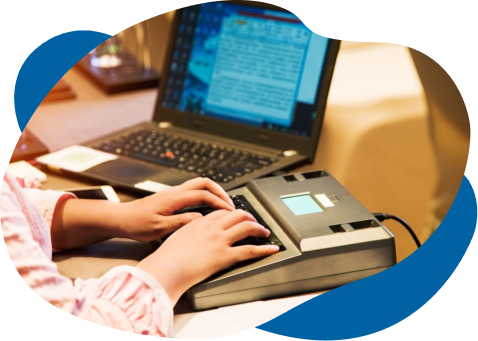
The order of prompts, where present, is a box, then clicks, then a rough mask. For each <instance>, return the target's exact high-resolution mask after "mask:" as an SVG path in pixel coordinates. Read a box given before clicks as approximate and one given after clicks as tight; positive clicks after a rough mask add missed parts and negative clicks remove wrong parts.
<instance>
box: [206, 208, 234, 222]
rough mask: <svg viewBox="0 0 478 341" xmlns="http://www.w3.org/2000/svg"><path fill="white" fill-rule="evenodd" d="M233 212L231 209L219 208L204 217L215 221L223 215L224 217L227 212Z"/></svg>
mask: <svg viewBox="0 0 478 341" xmlns="http://www.w3.org/2000/svg"><path fill="white" fill-rule="evenodd" d="M229 213H231V211H226V210H217V211H214V212H212V213H209V214H208V215H207V216H205V217H204V219H206V220H209V221H215V220H218V219H220V218H222V217H224V216H225V215H226V214H229Z"/></svg>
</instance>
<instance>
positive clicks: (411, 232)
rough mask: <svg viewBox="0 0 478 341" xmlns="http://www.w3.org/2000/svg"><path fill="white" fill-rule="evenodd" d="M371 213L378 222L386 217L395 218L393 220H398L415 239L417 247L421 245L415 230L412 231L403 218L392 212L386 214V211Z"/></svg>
mask: <svg viewBox="0 0 478 341" xmlns="http://www.w3.org/2000/svg"><path fill="white" fill-rule="evenodd" d="M372 214H373V215H374V216H375V218H377V219H378V221H380V222H382V221H384V220H388V219H391V220H395V221H397V222H399V223H400V224H402V225H403V226H404V227H405V228H406V229H407V230H408V232H409V233H410V235H411V236H412V238H413V240H414V241H415V244H417V247H420V246H422V243H420V240H418V237H417V235H416V234H415V232H413V230H412V228H411V227H410V225H408V224H407V222H406V221H405V220H403V219H402V218H400V217H397V216H396V215H393V214H388V213H372Z"/></svg>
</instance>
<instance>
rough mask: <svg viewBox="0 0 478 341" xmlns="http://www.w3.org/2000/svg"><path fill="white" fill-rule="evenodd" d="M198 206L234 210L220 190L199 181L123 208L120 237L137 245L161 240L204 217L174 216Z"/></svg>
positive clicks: (188, 182)
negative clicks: (188, 208)
mask: <svg viewBox="0 0 478 341" xmlns="http://www.w3.org/2000/svg"><path fill="white" fill-rule="evenodd" d="M197 205H207V206H210V207H214V208H217V209H223V210H228V211H233V210H234V209H235V207H234V204H233V202H232V200H231V199H230V198H229V196H228V195H227V193H226V192H225V191H224V190H223V189H222V187H221V186H219V185H218V184H216V183H215V182H213V181H212V180H210V179H207V178H196V179H193V180H189V181H186V182H185V183H183V184H182V185H180V186H175V187H171V188H168V189H167V190H164V191H162V192H159V193H156V194H153V195H150V196H148V197H145V198H142V199H138V200H135V201H131V202H129V203H125V204H122V206H123V207H122V209H121V212H118V218H119V224H120V225H119V227H120V230H121V234H122V236H123V237H126V238H130V239H134V240H138V241H151V240H155V239H159V238H162V237H164V236H166V235H168V234H170V233H172V232H174V231H176V230H177V229H178V228H180V227H182V226H184V225H186V224H188V223H189V222H191V221H193V220H195V219H197V218H200V217H202V215H201V214H200V213H193V212H190V213H183V214H177V215H174V213H175V212H177V211H179V210H182V209H184V208H186V207H189V206H197Z"/></svg>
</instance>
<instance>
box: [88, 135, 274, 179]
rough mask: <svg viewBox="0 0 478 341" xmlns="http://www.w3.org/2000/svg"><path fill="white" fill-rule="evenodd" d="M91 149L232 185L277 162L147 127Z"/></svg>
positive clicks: (100, 143) (272, 159)
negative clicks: (237, 180) (245, 176)
mask: <svg viewBox="0 0 478 341" xmlns="http://www.w3.org/2000/svg"><path fill="white" fill-rule="evenodd" d="M93 148H95V149H98V150H102V151H105V152H108V153H113V154H117V155H124V156H129V157H132V158H136V159H140V160H144V161H149V162H153V163H156V164H159V165H163V166H169V167H175V168H177V169H181V170H185V171H187V172H191V173H196V174H198V175H199V176H202V177H208V178H210V179H211V180H214V181H217V182H221V183H228V182H231V181H233V180H234V179H236V178H240V177H242V176H244V175H246V174H249V173H252V172H254V171H256V170H259V169H261V168H263V167H266V166H269V165H271V164H273V163H275V162H277V161H278V159H277V158H273V157H268V156H265V155H260V154H255V153H249V152H246V151H244V150H240V149H234V148H230V147H225V146H221V145H218V144H214V143H207V142H202V141H199V140H195V139H189V138H183V137H180V136H178V135H176V134H172V133H166V132H161V131H157V130H153V129H147V128H142V129H139V130H136V131H133V132H130V133H126V134H123V135H119V136H115V137H112V138H111V139H107V140H102V141H101V142H99V143H97V144H95V145H93Z"/></svg>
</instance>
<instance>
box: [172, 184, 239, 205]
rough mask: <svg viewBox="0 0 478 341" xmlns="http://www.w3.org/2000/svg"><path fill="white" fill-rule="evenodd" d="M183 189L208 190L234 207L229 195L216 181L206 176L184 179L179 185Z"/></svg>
mask: <svg viewBox="0 0 478 341" xmlns="http://www.w3.org/2000/svg"><path fill="white" fill-rule="evenodd" d="M179 187H180V188H181V189H183V190H208V191H209V192H211V193H212V194H214V195H216V196H218V197H219V198H221V199H222V200H224V201H225V202H227V203H228V204H230V205H231V206H232V207H234V202H233V201H232V199H231V198H229V195H227V193H226V191H225V190H224V189H223V188H222V187H221V186H220V185H219V184H217V183H215V182H214V181H212V180H211V179H208V178H196V179H192V180H189V181H186V182H185V183H183V184H182V185H181V186H179Z"/></svg>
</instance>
